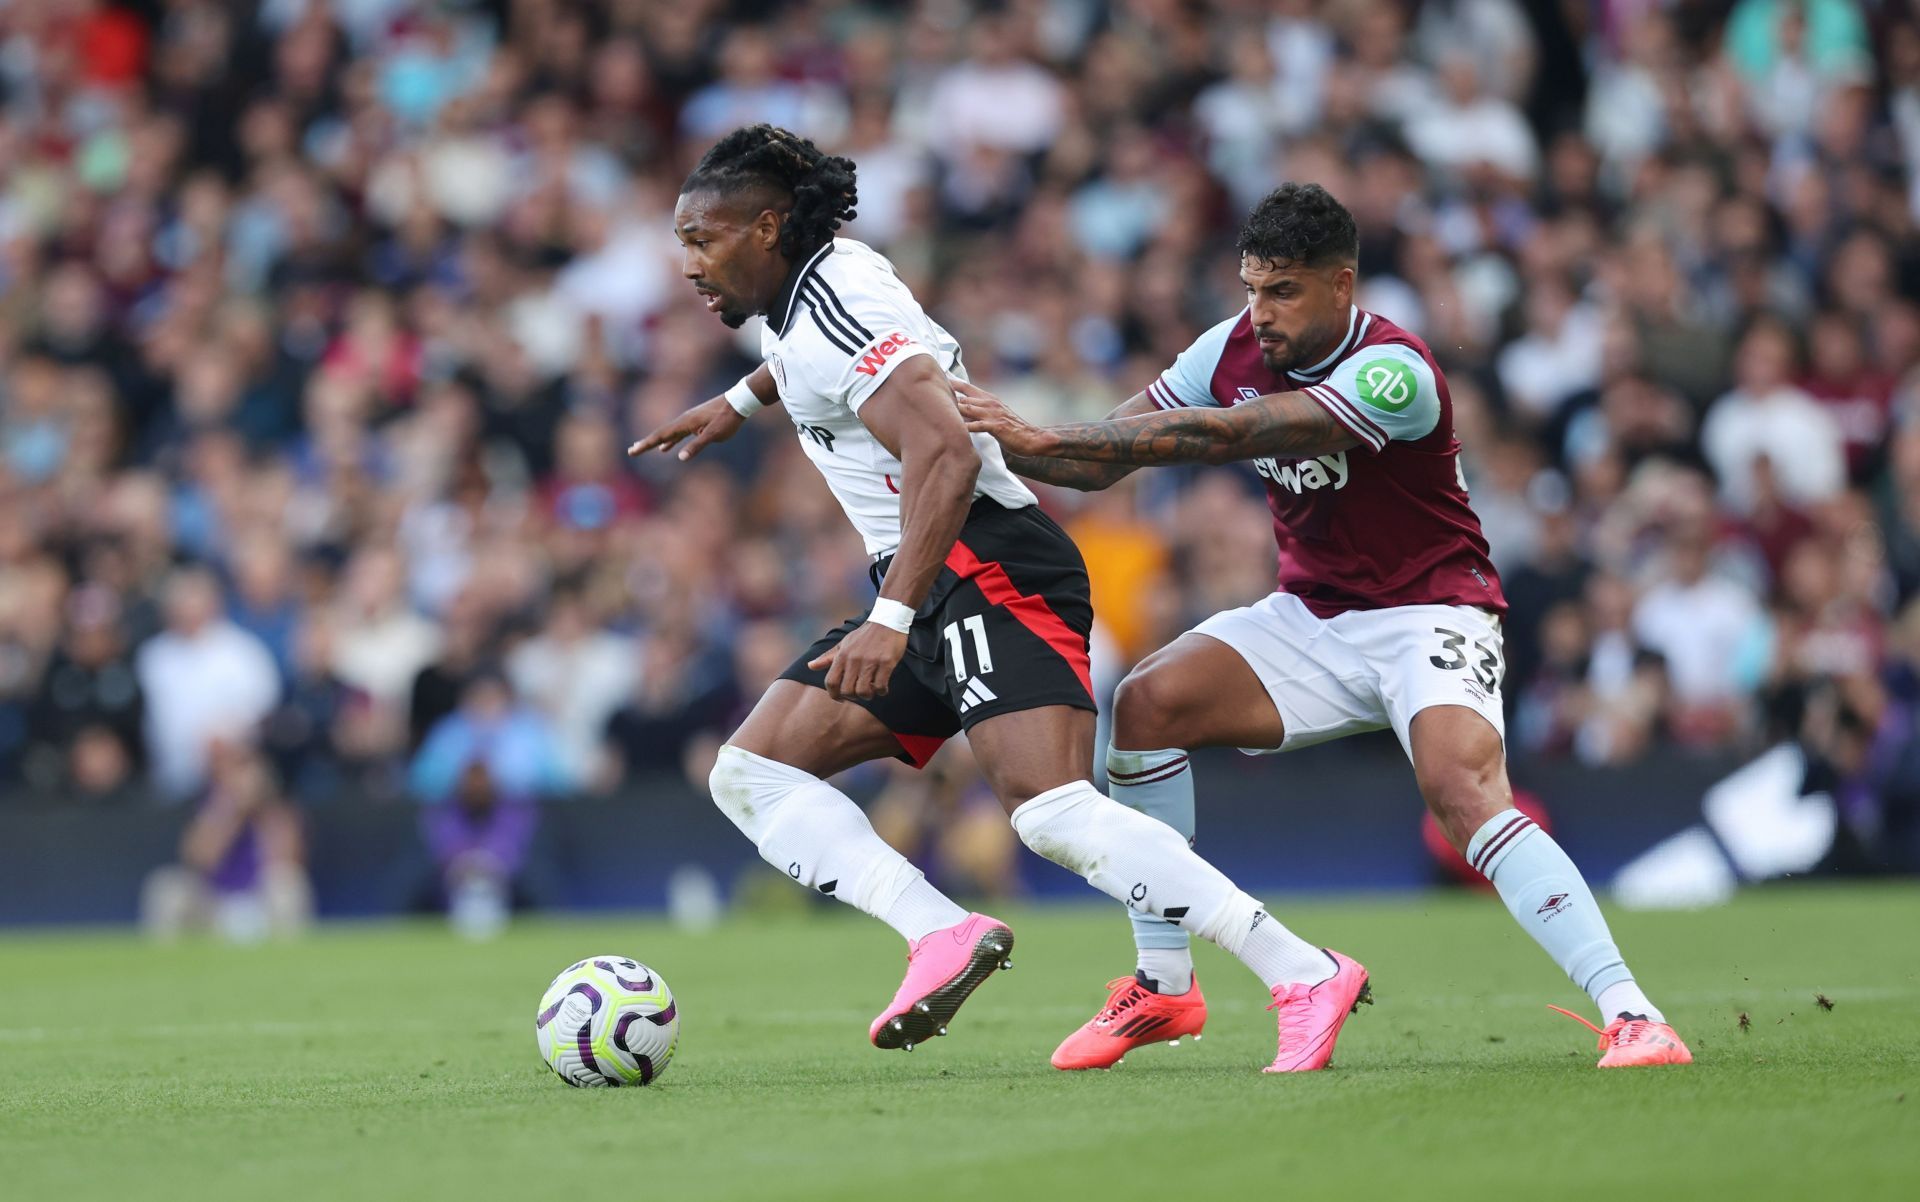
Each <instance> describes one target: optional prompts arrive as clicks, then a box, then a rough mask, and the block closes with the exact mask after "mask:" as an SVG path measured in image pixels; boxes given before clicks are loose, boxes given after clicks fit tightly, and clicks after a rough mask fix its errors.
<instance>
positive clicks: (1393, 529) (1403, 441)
mask: <svg viewBox="0 0 1920 1202" xmlns="http://www.w3.org/2000/svg"><path fill="white" fill-rule="evenodd" d="M1279 392H1303V393H1305V394H1306V395H1307V396H1309V397H1311V398H1312V399H1313V400H1314V401H1315V402H1317V403H1318V404H1320V405H1321V406H1322V407H1324V408H1325V409H1326V410H1327V412H1328V413H1329V414H1331V415H1332V416H1333V418H1334V420H1336V421H1338V422H1339V423H1340V425H1341V426H1342V427H1344V428H1345V429H1346V431H1347V432H1348V433H1349V434H1350V435H1352V436H1353V438H1354V440H1355V441H1356V442H1357V443H1358V444H1359V445H1358V446H1356V447H1354V448H1353V449H1352V450H1348V451H1337V452H1335V453H1333V454H1330V455H1320V456H1317V457H1314V458H1309V459H1278V458H1275V459H1261V460H1257V461H1256V462H1255V463H1254V468H1255V470H1257V471H1258V472H1259V473H1260V476H1261V478H1262V479H1263V480H1265V481H1266V486H1267V506H1268V508H1269V509H1271V510H1272V511H1273V534H1274V539H1275V540H1276V541H1277V542H1278V544H1279V550H1280V560H1279V589H1280V591H1281V592H1285V593H1291V594H1293V595H1294V596H1297V597H1299V598H1300V600H1301V601H1302V602H1304V603H1305V604H1306V606H1307V608H1308V609H1311V610H1312V611H1313V612H1314V613H1315V614H1317V615H1319V616H1320V617H1323V618H1327V617H1332V616H1333V615H1335V614H1339V613H1344V612H1346V611H1348V610H1355V609H1389V608H1392V607H1395V606H1401V605H1475V606H1479V607H1481V608H1483V609H1488V610H1492V611H1494V612H1496V613H1501V612H1504V611H1505V610H1506V607H1507V602H1506V597H1505V595H1504V594H1503V593H1502V592H1501V591H1500V578H1499V576H1498V575H1497V574H1496V573H1495V572H1494V570H1493V561H1492V560H1491V559H1489V558H1488V555H1487V540H1486V538H1485V536H1484V535H1482V534H1481V532H1480V519H1479V518H1478V517H1477V516H1475V514H1474V512H1473V507H1472V506H1471V505H1470V504H1469V503H1468V501H1467V484H1466V478H1465V477H1464V475H1463V474H1462V473H1461V470H1460V440H1459V439H1458V438H1456V437H1454V431H1453V401H1452V399H1451V397H1449V395H1448V393H1447V381H1446V378H1445V377H1444V376H1442V375H1441V373H1440V369H1439V367H1438V366H1437V365H1436V364H1435V363H1434V361H1433V355H1432V354H1431V353H1430V352H1429V351H1428V350H1427V346H1426V344H1425V343H1424V342H1422V341H1420V339H1418V338H1417V337H1415V336H1414V335H1412V334H1410V333H1408V332H1407V331H1405V330H1403V329H1401V328H1400V327H1399V326H1396V325H1394V324H1393V323H1392V322H1390V321H1388V320H1386V319H1385V318H1383V317H1381V316H1380V315H1379V314H1377V313H1367V312H1364V311H1362V310H1361V309H1359V308H1357V307H1356V308H1353V309H1351V310H1350V311H1349V313H1348V318H1347V333H1346V337H1345V338H1343V339H1342V340H1341V342H1340V344H1339V346H1337V347H1336V348H1335V349H1334V351H1333V353H1332V354H1330V355H1328V356H1327V357H1326V358H1325V359H1323V360H1321V361H1320V362H1318V363H1316V364H1314V365H1313V366H1312V367H1309V368H1304V369H1302V370H1300V371H1287V372H1278V373H1276V372H1272V371H1269V370H1267V367H1266V364H1265V363H1264V362H1263V361H1262V360H1261V357H1260V343H1259V341H1258V339H1257V338H1256V337H1255V334H1254V330H1253V319H1252V317H1251V314H1250V311H1249V310H1245V309H1243V310H1241V312H1240V314H1239V315H1238V316H1237V317H1234V318H1231V319H1230V320H1227V321H1223V322H1221V323H1220V324H1219V325H1217V326H1214V327H1213V328H1212V329H1210V330H1208V331H1207V332H1206V333H1205V334H1202V335H1201V336H1200V337H1199V339H1197V340H1196V341H1195V342H1194V344H1193V345H1192V346H1190V347H1188V348H1187V349H1186V350H1185V351H1183V352H1181V354H1180V356H1179V357H1178V358H1177V359H1175V360H1174V363H1173V366H1172V367H1170V368H1168V369H1167V370H1166V371H1165V372H1163V373H1162V374H1161V375H1160V376H1159V377H1158V378H1157V379H1155V380H1154V381H1153V383H1152V384H1150V385H1148V387H1147V394H1148V396H1150V397H1151V398H1152V399H1153V401H1154V403H1155V404H1157V405H1159V406H1160V407H1161V408H1163V409H1177V408H1184V407H1229V406H1233V405H1237V404H1241V403H1243V402H1245V401H1250V400H1253V399H1254V398H1256V397H1260V396H1266V395H1269V394H1272V393H1279Z"/></svg>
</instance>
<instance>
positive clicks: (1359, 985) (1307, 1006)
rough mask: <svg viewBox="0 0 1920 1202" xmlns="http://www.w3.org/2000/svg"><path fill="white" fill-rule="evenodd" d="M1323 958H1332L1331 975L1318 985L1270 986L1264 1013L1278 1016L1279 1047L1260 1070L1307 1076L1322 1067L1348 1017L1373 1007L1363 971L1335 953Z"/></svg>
mask: <svg viewBox="0 0 1920 1202" xmlns="http://www.w3.org/2000/svg"><path fill="white" fill-rule="evenodd" d="M1323 950H1326V949H1323ZM1327 955H1329V956H1331V957H1333V963H1334V966H1335V968H1334V974H1333V975H1332V976H1330V977H1328V978H1327V979H1326V980H1324V981H1322V982H1320V983H1319V984H1318V985H1300V984H1293V985H1275V986H1274V987H1273V1005H1271V1006H1268V1007H1267V1009H1269V1010H1278V1011H1279V1012H1280V1047H1279V1050H1278V1052H1276V1053H1275V1055H1274V1057H1273V1063H1272V1064H1269V1065H1268V1066H1267V1067H1266V1068H1265V1069H1264V1070H1263V1071H1265V1072H1269V1073H1310V1072H1313V1071H1314V1070H1315V1069H1322V1068H1325V1067H1327V1063H1328V1062H1329V1061H1331V1060H1332V1059H1333V1044H1334V1041H1335V1040H1337V1039H1339V1038H1340V1028H1341V1027H1342V1026H1343V1025H1345V1023H1346V1021H1347V1015H1349V1014H1352V1013H1353V1012H1354V1011H1356V1010H1358V1009H1359V1008H1360V1004H1361V1003H1362V1002H1365V1003H1366V1004H1368V1005H1372V1004H1373V986H1371V985H1369V984H1368V983H1367V970H1366V969H1364V968H1362V967H1361V966H1360V965H1359V964H1357V963H1355V962H1354V961H1352V960H1349V959H1347V957H1345V956H1343V955H1341V954H1340V953H1339V952H1336V951H1332V950H1327Z"/></svg>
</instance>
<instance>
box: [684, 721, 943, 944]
mask: <svg viewBox="0 0 1920 1202" xmlns="http://www.w3.org/2000/svg"><path fill="white" fill-rule="evenodd" d="M707 784H708V786H709V787H710V788H711V789H712V791H713V803H714V804H715V805H716V806H718V807H720V812H721V813H723V814H725V815H726V816H727V817H728V818H730V819H732V820H733V824H734V825H735V826H737V827H739V828H740V831H741V833H742V834H744V835H746V837H747V838H749V839H751V840H753V844H754V846H755V847H757V848H759V849H760V855H761V858H763V859H764V860H766V862H767V863H769V864H771V865H773V866H774V867H775V868H778V869H779V870H780V871H782V872H784V873H786V874H787V875H788V876H789V877H791V878H792V879H793V880H795V881H798V882H799V883H800V884H802V885H805V886H806V887H807V888H809V889H816V890H818V891H819V892H821V893H825V894H827V895H829V896H831V897H833V898H835V899H837V900H839V901H843V902H846V903H847V904H848V905H850V906H852V907H853V908H854V909H856V910H859V911H861V912H862V913H866V914H871V915H873V916H874V917H875V918H878V919H879V920H880V921H882V922H884V923H886V924H887V925H888V926H890V927H892V928H893V929H894V930H896V931H898V932H900V934H901V935H902V936H904V937H905V938H907V939H909V940H915V939H923V938H925V937H926V936H927V935H929V934H931V933H932V932H934V931H937V930H940V929H942V928H944V927H950V926H953V925H955V924H956V923H960V922H964V921H966V917H967V912H966V911H965V910H963V909H961V908H960V907H959V906H957V905H955V904H954V903H953V902H952V901H951V900H950V899H948V897H947V896H946V895H945V894H943V893H941V892H940V891H939V890H938V889H935V888H934V887H933V886H932V885H931V884H929V883H928V882H927V878H926V876H925V874H923V873H922V872H921V871H920V870H919V869H918V868H915V867H914V866H913V864H912V863H911V862H909V861H908V860H907V858H906V857H905V856H903V855H901V854H900V853H899V852H897V851H895V850H893V848H891V847H889V846H887V844H886V841H885V840H883V839H881V838H880V836H879V835H876V834H875V833H874V831H873V824H872V823H870V822H868V821H867V816H866V815H865V814H864V813H862V812H861V810H860V807H859V806H857V805H855V804H854V803H853V799H852V798H850V797H848V796H847V795H846V794H845V793H842V792H841V791H840V790H838V789H836V788H834V787H833V786H832V785H830V784H828V783H827V782H825V781H823V780H821V779H820V778H819V777H817V776H814V775H813V774H812V773H809V772H802V771H801V770H800V769H798V768H795V767H792V766H791V765H788V764H782V763H780V762H778V761H776V760H770V759H767V758H766V757H765V756H759V755H755V754H753V753H752V752H751V751H742V750H741V749H740V748H738V747H733V746H726V747H722V748H721V749H720V756H719V758H718V759H717V760H716V761H715V762H714V765H713V773H712V774H711V775H710V776H709V777H708V778H707Z"/></svg>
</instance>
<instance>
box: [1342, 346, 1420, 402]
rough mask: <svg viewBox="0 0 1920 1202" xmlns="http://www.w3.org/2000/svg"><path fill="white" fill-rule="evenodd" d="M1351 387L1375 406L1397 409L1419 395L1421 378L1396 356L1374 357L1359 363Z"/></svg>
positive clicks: (1361, 397)
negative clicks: (1387, 357)
mask: <svg viewBox="0 0 1920 1202" xmlns="http://www.w3.org/2000/svg"><path fill="white" fill-rule="evenodd" d="M1354 387H1355V389H1356V390H1357V391H1358V392H1359V393H1360V399H1361V400H1363V401H1365V402H1366V403H1367V404H1369V405H1372V406H1373V407H1374V408H1375V409H1384V410H1386V411H1387V412H1388V413H1398V412H1400V411H1401V410H1402V409H1405V408H1406V407H1407V406H1408V405H1411V404H1413V402H1414V399H1415V398H1416V397H1418V396H1419V395H1420V378H1419V377H1418V376H1416V375H1414V374H1413V368H1411V367H1409V366H1408V365H1407V364H1405V363H1402V362H1401V361H1400V360H1398V359H1374V360H1372V361H1371V362H1368V363H1364V364H1361V366H1360V370H1359V372H1358V373H1357V374H1356V375H1355V377H1354Z"/></svg>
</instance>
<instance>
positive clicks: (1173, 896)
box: [1013, 780, 1332, 988]
mask: <svg viewBox="0 0 1920 1202" xmlns="http://www.w3.org/2000/svg"><path fill="white" fill-rule="evenodd" d="M1013 828H1014V829H1015V830H1016V831H1018V832H1020V841H1021V842H1023V843H1025V844H1026V845H1027V846H1028V847H1030V848H1032V849H1033V850H1034V851H1035V852H1037V853H1038V854H1040V855H1042V856H1045V857H1046V858H1047V859H1049V860H1052V861H1053V862H1054V863H1056V864H1058V865H1060V866H1061V867H1063V868H1067V869H1070V870H1071V871H1074V872H1077V873H1079V874H1080V875H1081V876H1083V877H1085V878H1087V881H1088V883H1089V884H1091V885H1092V886H1093V887H1094V888H1096V889H1098V890H1100V891H1101V892H1102V893H1105V894H1106V895H1107V896H1108V897H1111V898H1114V899H1116V900H1118V901H1122V902H1125V903H1127V904H1128V905H1129V906H1131V907H1133V908H1135V909H1140V910H1146V911H1147V912H1149V913H1151V914H1153V915H1155V916H1156V917H1160V918H1165V919H1167V920H1169V921H1172V922H1177V923H1179V924H1180V925H1181V926H1182V927H1186V928H1189V929H1191V930H1192V931H1193V932H1194V933H1196V934H1198V935H1199V936H1200V937H1201V938H1202V939H1210V940H1212V941H1213V942H1214V943H1217V944H1219V945H1220V946H1221V947H1222V948H1224V949H1226V950H1227V951H1229V952H1231V953H1233V954H1234V955H1235V956H1238V957H1239V958H1240V959H1241V960H1242V961H1243V962H1245V964H1246V965H1247V967H1248V968H1251V969H1253V971H1254V972H1255V973H1256V974H1258V975H1259V977H1260V979H1261V980H1262V981H1263V982H1265V983H1266V985H1267V986H1268V988H1272V987H1273V986H1274V985H1277V984H1281V983H1283V982H1293V981H1302V980H1304V981H1307V982H1309V983H1317V982H1319V981H1323V980H1325V979H1326V978H1327V977H1329V976H1331V975H1332V968H1331V965H1330V962H1329V960H1328V958H1327V956H1325V955H1324V954H1322V953H1321V952H1320V951H1319V950H1317V949H1316V948H1314V946H1313V945H1312V944H1310V943H1306V942H1304V941H1303V940H1301V939H1300V938H1299V937H1298V936H1296V935H1294V934H1293V932H1291V931H1289V930H1287V929H1286V928H1285V927H1284V926H1282V925H1281V924H1280V923H1279V922H1278V921H1277V920H1274V919H1273V918H1271V917H1270V916H1269V915H1268V914H1267V911H1266V907H1264V906H1262V905H1261V904H1260V903H1259V902H1258V901H1256V900H1254V899H1253V898H1252V897H1249V896H1248V895H1247V894H1245V893H1242V892H1241V891H1240V890H1239V889H1236V888H1235V887H1234V884H1233V882H1232V881H1230V880H1228V879H1227V878H1226V877H1225V876H1224V875H1222V874H1221V872H1220V870H1219V869H1217V868H1215V867H1214V866H1213V865H1211V864H1209V863H1207V862H1206V861H1205V860H1203V859H1201V858H1200V857H1199V856H1197V855H1195V854H1194V853H1193V849H1192V848H1190V847H1188V846H1187V841H1186V840H1185V839H1182V838H1181V837H1180V835H1179V833H1178V832H1176V831H1175V830H1174V829H1173V828H1172V827H1170V826H1168V825H1167V824H1166V823H1164V822H1158V821H1155V820H1154V819H1152V818H1149V817H1147V816H1146V815H1145V814H1141V813H1138V812H1137V811H1134V810H1130V809H1128V808H1127V807H1126V806H1123V805H1121V804H1119V803H1118V802H1116V801H1114V800H1112V799H1111V798H1108V797H1105V796H1103V795H1102V794H1101V793H1100V791H1099V790H1098V789H1095V788H1094V787H1093V785H1092V783H1091V782H1088V781H1084V780H1078V781H1074V782H1073V783H1071V784H1066V785H1061V786H1060V787H1059V788H1057V789H1049V790H1047V791H1046V792H1045V793H1042V794H1040V795H1039V796H1038V797H1035V798H1033V799H1032V800H1031V801H1028V802H1027V803H1026V804H1025V805H1023V806H1021V807H1020V808H1019V809H1017V810H1015V811H1014V812H1013Z"/></svg>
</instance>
